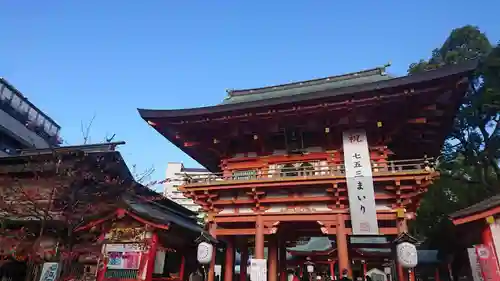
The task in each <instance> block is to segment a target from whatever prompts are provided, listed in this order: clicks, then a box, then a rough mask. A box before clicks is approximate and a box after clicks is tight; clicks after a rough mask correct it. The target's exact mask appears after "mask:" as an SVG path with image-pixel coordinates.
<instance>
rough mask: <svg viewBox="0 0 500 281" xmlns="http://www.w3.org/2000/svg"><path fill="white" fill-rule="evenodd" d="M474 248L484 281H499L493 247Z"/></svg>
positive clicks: (490, 245) (499, 276) (476, 246)
mask: <svg viewBox="0 0 500 281" xmlns="http://www.w3.org/2000/svg"><path fill="white" fill-rule="evenodd" d="M474 248H475V249H476V254H477V258H478V260H479V265H480V266H481V272H482V274H483V279H484V281H500V273H499V268H498V262H497V257H496V255H495V249H493V245H492V244H486V245H475V246H474Z"/></svg>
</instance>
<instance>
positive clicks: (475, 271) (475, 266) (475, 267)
mask: <svg viewBox="0 0 500 281" xmlns="http://www.w3.org/2000/svg"><path fill="white" fill-rule="evenodd" d="M467 253H468V254H469V263H470V269H471V273H472V279H473V280H474V281H483V273H482V271H481V265H480V264H479V260H478V259H477V254H476V249H474V248H468V249H467Z"/></svg>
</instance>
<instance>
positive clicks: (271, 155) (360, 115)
mask: <svg viewBox="0 0 500 281" xmlns="http://www.w3.org/2000/svg"><path fill="white" fill-rule="evenodd" d="M474 68H475V63H474V62H470V63H467V64H462V65H455V66H450V67H444V68H442V69H439V70H433V71H428V72H424V73H419V74H414V75H411V76H405V77H400V78H393V77H391V76H389V75H387V74H386V73H385V67H379V68H374V69H370V70H365V71H360V72H356V73H349V74H344V75H339V76H332V77H328V78H323V79H316V80H309V81H302V82H297V83H291V84H283V85H277V86H270V87H263V88H256V89H248V90H230V91H228V97H227V98H226V99H225V100H224V101H223V102H222V103H221V104H219V105H215V106H209V107H201V108H192V109H180V110H145V109H140V110H139V112H140V114H141V116H142V118H143V119H144V120H146V121H147V122H148V123H149V124H150V125H151V126H152V127H154V128H155V129H156V130H157V131H158V132H160V133H161V134H162V135H164V136H165V137H166V138H167V139H168V140H169V141H170V142H172V143H173V144H174V145H176V146H177V147H179V148H180V149H181V150H182V151H184V152H185V153H186V154H188V155H189V156H191V157H192V158H193V159H195V160H197V161H198V162H199V163H200V164H202V165H203V166H205V167H206V168H208V169H209V170H210V171H211V172H213V173H214V174H210V175H206V176H200V177H197V178H191V179H189V182H188V183H187V184H185V185H183V186H181V187H180V190H182V191H183V192H184V194H185V195H186V196H187V197H189V198H192V199H193V200H194V201H195V202H196V203H198V204H200V205H201V206H202V207H203V210H204V211H205V212H207V213H208V222H209V230H210V233H211V234H212V235H213V236H216V237H217V238H218V239H220V240H223V241H225V242H226V243H227V248H226V252H225V253H226V258H225V267H224V268H225V269H224V271H225V273H224V277H225V279H224V280H226V281H227V280H232V278H233V269H234V266H233V264H234V256H235V249H239V251H240V253H241V256H242V261H241V264H246V261H247V259H248V256H249V253H248V250H249V248H250V249H251V250H252V252H253V258H256V259H264V258H266V257H265V253H264V248H265V247H267V248H268V254H267V260H268V278H269V280H270V281H276V280H278V278H279V279H280V280H282V281H284V280H285V278H286V277H285V276H286V274H285V271H286V269H287V267H292V266H293V265H290V264H287V262H286V247H290V246H293V243H294V242H295V241H296V240H297V238H298V237H318V236H327V237H331V238H332V240H333V241H335V247H336V248H335V250H334V251H331V252H328V253H325V254H327V256H328V257H327V258H326V259H325V262H327V263H330V264H331V266H333V265H334V264H337V265H336V266H337V267H338V269H340V270H342V269H347V270H349V271H351V266H352V264H353V261H354V260H353V258H354V259H357V261H354V262H358V261H359V262H364V264H365V265H364V266H363V267H364V268H365V271H366V270H370V269H372V268H380V267H382V266H383V263H385V262H384V257H378V258H377V257H374V258H366V257H365V258H363V257H361V256H360V254H359V253H360V250H362V249H370V248H377V247H378V248H380V247H385V248H386V249H389V252H388V254H387V255H386V257H385V259H387V258H389V259H391V261H392V260H394V255H391V254H390V253H391V250H390V248H391V246H390V245H391V243H390V242H391V241H392V240H394V238H395V237H396V236H397V235H399V234H402V233H406V232H407V221H408V220H410V219H412V218H414V216H415V211H416V209H417V207H418V204H419V200H420V198H421V196H422V195H423V194H424V193H425V192H426V190H427V188H428V186H429V185H430V184H431V183H432V181H433V179H435V177H436V176H438V174H437V173H436V172H435V171H434V170H433V167H432V161H431V159H432V158H430V157H432V156H437V155H439V152H440V149H441V145H442V144H443V142H444V137H445V135H446V134H447V133H448V130H449V128H450V126H451V123H452V122H453V118H454V114H455V111H456V109H457V107H458V105H459V104H460V102H461V99H462V97H463V95H464V93H465V91H466V89H467V87H468V86H469V83H468V75H469V74H470V72H471V71H472V70H473V69H474ZM428 157H429V158H428ZM355 236H360V237H369V238H370V237H371V238H373V236H378V238H377V239H379V240H380V238H382V239H385V240H384V241H385V242H383V243H375V242H374V240H373V239H372V240H370V239H365V240H364V241H365V242H360V241H358V242H355V241H352V239H350V238H352V237H355ZM360 259H362V261H361V260H360ZM214 264H215V261H214V262H212V270H211V274H210V275H209V279H208V280H209V281H213V280H214V275H213V267H214ZM240 272H241V273H240V276H242V279H241V280H245V278H246V267H245V266H243V267H241V270H240ZM394 274H396V273H394ZM397 275H398V277H399V280H405V279H406V278H407V277H406V276H405V274H404V272H403V270H402V268H401V267H400V266H399V268H398V270H397ZM411 277H414V276H411Z"/></svg>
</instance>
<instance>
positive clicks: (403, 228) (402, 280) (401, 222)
mask: <svg viewBox="0 0 500 281" xmlns="http://www.w3.org/2000/svg"><path fill="white" fill-rule="evenodd" d="M396 223H397V227H398V233H399V234H402V233H405V232H408V225H407V224H406V218H405V212H404V209H400V210H398V219H397V222H396ZM396 268H397V271H398V281H406V276H405V272H404V269H403V267H402V266H401V265H400V264H399V263H398V264H397V265H396Z"/></svg>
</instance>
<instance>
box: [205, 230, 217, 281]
mask: <svg viewBox="0 0 500 281" xmlns="http://www.w3.org/2000/svg"><path fill="white" fill-rule="evenodd" d="M216 229H217V224H216V223H215V222H212V223H211V224H210V235H212V237H214V238H216V234H215V230H216ZM216 252H217V249H216V248H215V246H214V252H213V254H212V261H211V262H210V268H209V270H208V276H207V281H214V280H215V255H216Z"/></svg>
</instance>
